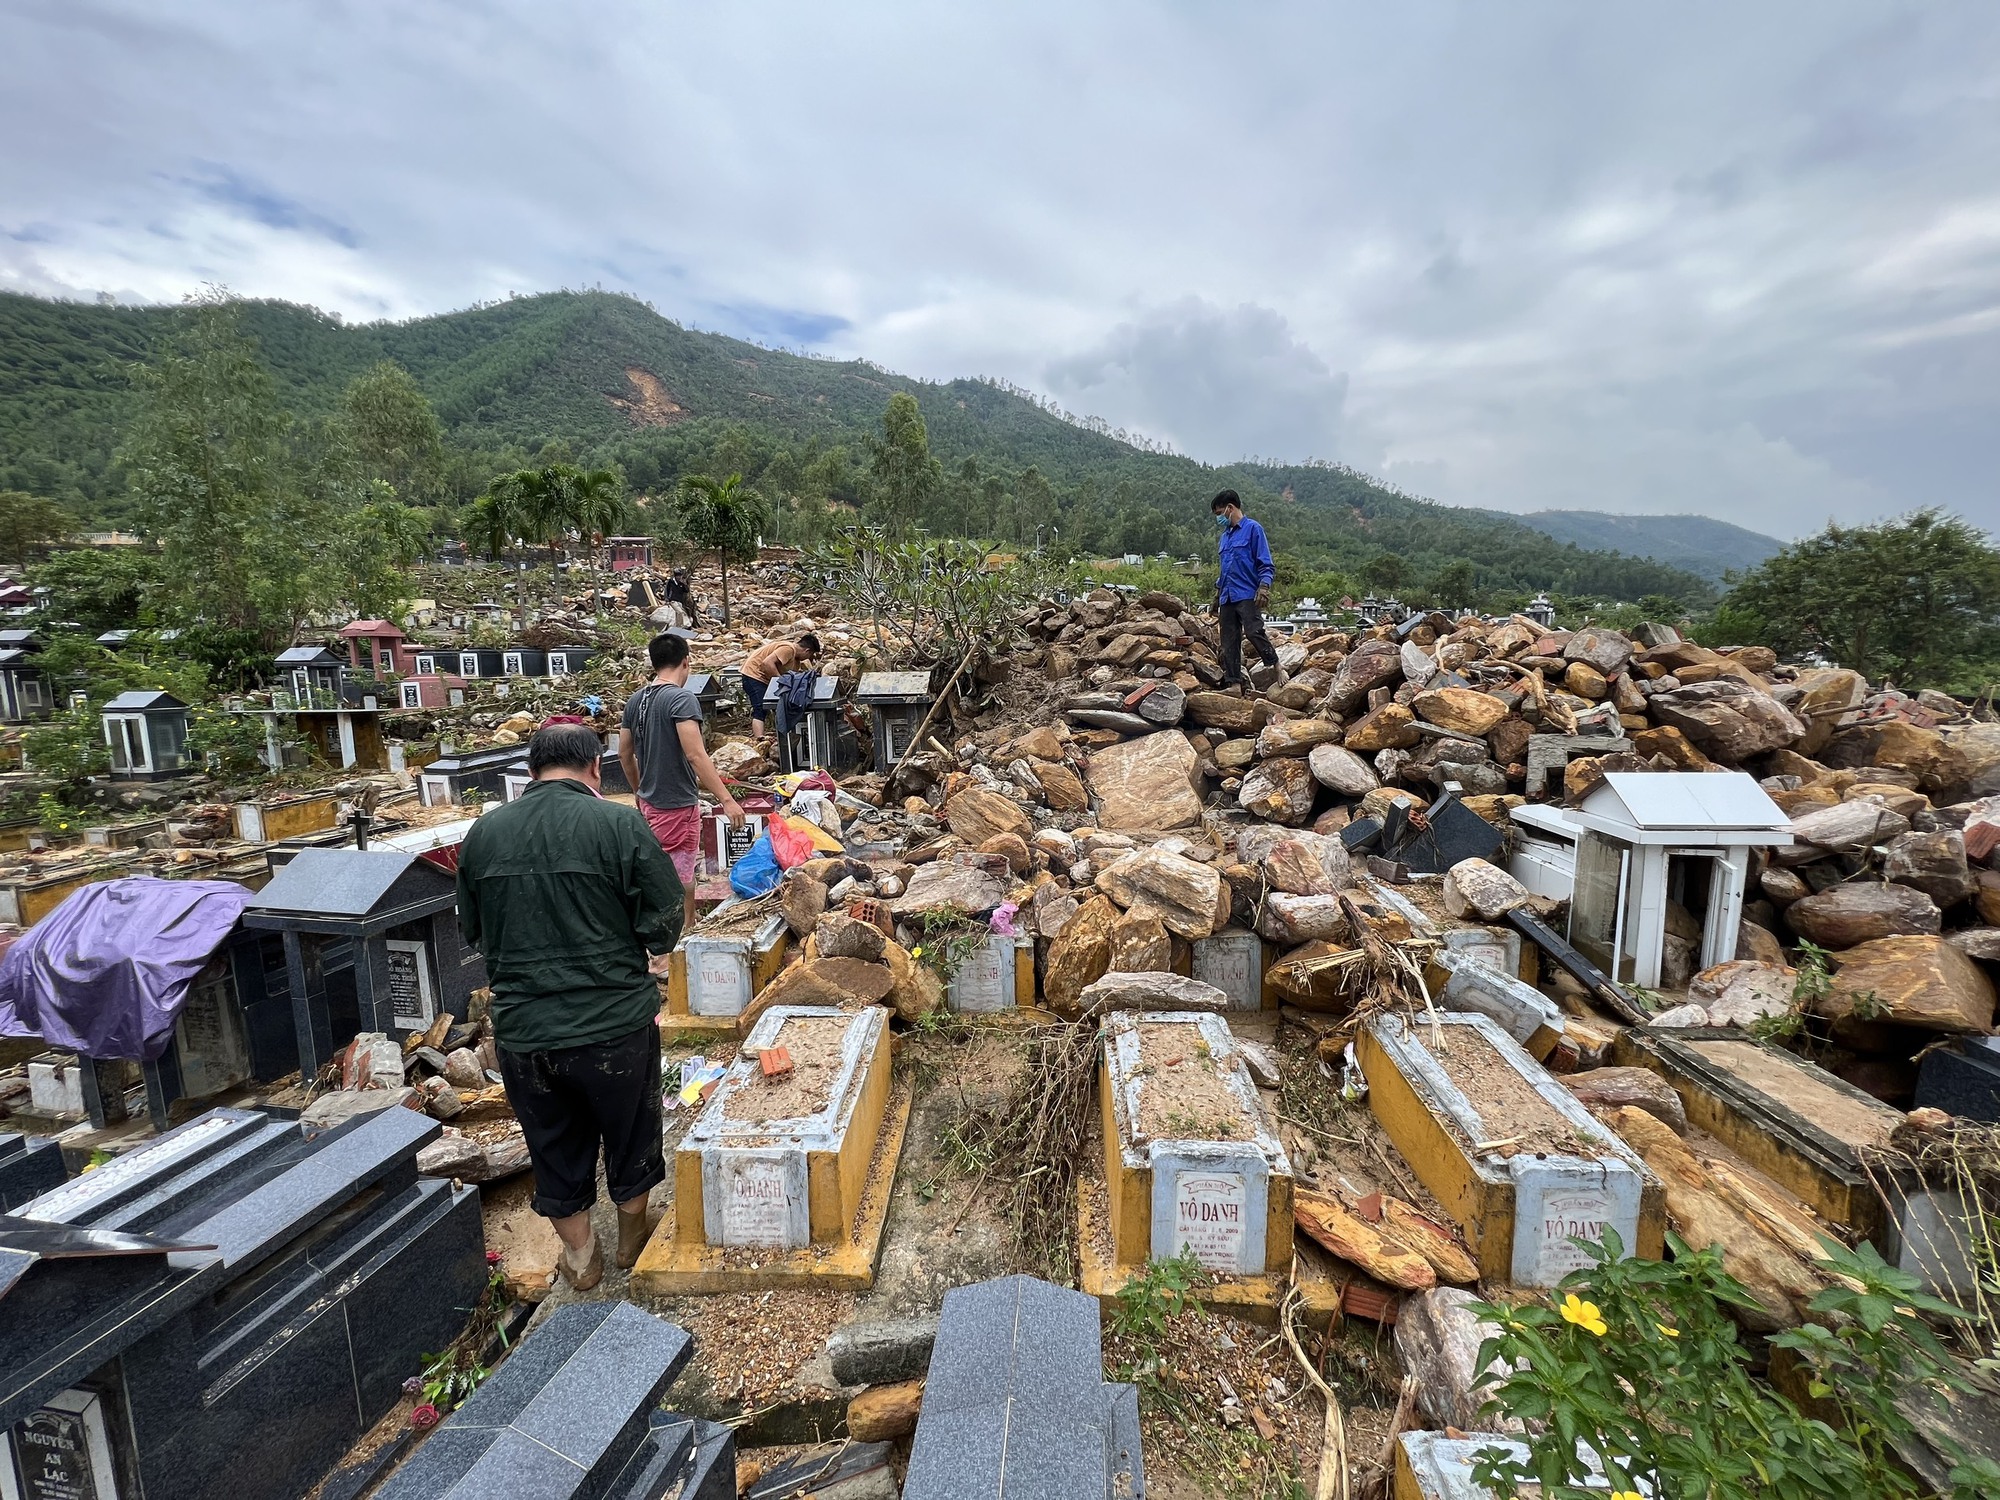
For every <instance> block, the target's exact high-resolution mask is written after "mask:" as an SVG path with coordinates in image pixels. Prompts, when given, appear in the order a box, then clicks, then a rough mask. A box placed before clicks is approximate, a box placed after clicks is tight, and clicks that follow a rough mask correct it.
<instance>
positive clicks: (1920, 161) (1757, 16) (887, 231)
mask: <svg viewBox="0 0 2000 1500" xmlns="http://www.w3.org/2000/svg"><path fill="white" fill-rule="evenodd" d="M0 136H4V139H5V140H6V141H7V143H8V144H7V147H6V149H5V150H4V151H0V287H10V288H13V289H17V290H23V291H29V292H36V293H41V294H46V295H59V296H82V297H88V296H93V295H98V294H103V293H109V294H111V295H114V296H116V297H118V298H120V299H121V300H123V299H133V300H173V299H176V298H178V297H180V296H181V295H182V294H183V293H185V292H186V291H188V290H189V289H190V288H192V287H194V286H196V285H197V284H199V283H202V282H205V281H213V282H220V283H223V284H226V285H228V286H229V287H231V288H234V289H236V290H238V291H241V292H244V293H248V294H254V295H259V296H277V297H288V298H293V299H296V300H300V301H306V302H312V303H316V304H318V305H319V306H321V307H325V308H328V309H337V310H338V311H340V312H341V313H343V314H345V315H346V316H348V317H349V318H352V319H368V318H379V317H391V318H404V317H410V316H414V315H418V314H423V313H429V312H436V311H442V310H446V309H450V308H455V307H462V306H464V305H466V304H467V303H470V302H474V301H478V300H482V299H487V298H492V297H497V296H505V295H507V294H508V293H509V292H528V291H535V290H542V289H547V288H552V287H559V286H588V285H603V286H605V287H615V288H620V289H626V290H630V291H632V292H635V293H637V294H639V295H641V296H643V297H645V298H647V299H649V300H651V301H652V302H653V303H654V304H655V305H656V306H658V307H659V308H660V310H661V311H663V312H666V313H669V314H670V315H673V316H675V317H678V318H680V319H681V320H682V321H684V322H687V323H691V324H694V325H697V326H701V327H706V328H715V329H721V330H723V331H726V332H731V333H738V334H743V335H747V336H751V337H756V338H759V339H762V340H763V341H765V342H767V343H774V344H782V345H786V346H789V347H800V346H810V347H813V348H815V349H821V350H825V351H829V352H833V353H838V354H865V355H867V356H868V357H869V358H872V359H875V360H877V361H879V362H880V363H883V364H885V365H888V366H890V367H891V368H895V369H900V370H903V371H906V372H909V373H911V374H917V375H924V376H930V377H937V378H944V377H949V376H953V375H965V374H993V375H1004V376H1006V377H1008V378H1010V379H1012V380H1015V381H1017V382H1019V383H1020V384H1023V385H1027V386H1031V387H1033V388H1036V389H1038V390H1042V391H1046V392H1049V393H1051V394H1053V395H1055V396H1056V397H1058V398H1059V399H1060V400H1062V402H1063V403H1064V404H1065V405H1066V406H1068V407H1069V408H1070V409H1072V410H1074V411H1077V412H1080V413H1091V414H1095V415H1100V416H1103V417H1106V418H1108V419H1110V420H1111V421H1112V422H1113V423H1115V424H1119V425H1125V426H1131V427H1136V428H1138V429H1140V430H1143V431H1145V432H1147V433H1148V434H1151V435H1153V436H1155V437H1160V438H1164V439H1167V440H1169V441H1171V442H1173V443H1174V444H1175V445H1176V446H1177V447H1179V448H1180V449H1182V450H1183V451H1186V452H1189V453H1192V454H1194V455H1195V456H1197V457H1200V458H1205V459H1210V460H1228V459H1232V458H1237V457H1241V456H1245V455H1265V456H1273V457H1283V458H1305V457H1309V456H1317V457H1322V458H1337V459H1341V460H1344V461H1346V462H1348V463H1352V464H1354V465H1356V466H1357V467H1360V468H1364V469H1367V470H1369V471H1371V472H1374V473H1377V474H1380V475H1383V476H1385V477H1387V478H1389V479H1391V480H1393V481H1395V482H1397V483H1399V484H1401V485H1402V486H1403V487H1404V488H1406V489H1409V490H1411V491H1414V492H1416V493H1420V494H1426V495H1432V496H1436V497H1437V498H1440V499H1444V500H1447V501H1451V502H1454V503H1458V504H1473V505H1488V506H1495V507H1501V508H1506V509H1513V510H1534V509H1541V508H1547V507H1571V508H1590V509H1602V510H1615V511H1634V512H1685V511H1698V512H1702V513H1705V514H1709V515H1714V516H1719V517H1723V518H1725V519H1729V520H1733V521H1737V522H1739V523H1741V524H1745V525H1749V526H1752V527H1755V528H1756V529H1759V530H1763V531H1767V532H1770V533H1773V534H1775V535H1779V536H1785V537H1790V536H1796V535H1799V534H1801V533H1804V532H1808V531H1811V530H1814V529H1817V528H1818V527H1819V526H1821V525H1823V524H1824V523H1825V522H1826V520H1827V519H1828V518H1829V517H1832V518H1838V519H1843V520H1861V519H1868V518H1872V517H1875V516H1879V515H1883V514H1888V513H1892V512H1895V511H1899V510H1904V509H1908V508H1911V507H1913V506H1916V505H1919V504H1927V503H1940V504H1944V505H1947V506H1949V507H1952V508H1954V509H1957V510H1959V511H1961V512H1963V513H1964V514H1966V515H1969V516H1971V517H1972V518H1973V519H1974V520H1976V521H1977V522H1979V523H1980V524H1981V525H1985V526H1991V527H1995V528H1996V529H2000V500H1996V496H1995V475H1996V473H2000V5H1995V4H1993V3H1991V0H1964V3H1954V0H1935V3H1924V4H1894V3H1886V0H1883V3H1873V4H1849V3H1843V0H1758V3H1755V4H1749V5H1746V4H1743V3H1741V0H1732V3H1726V4H1724V3H1714V4H1708V3H1683V4H1677V5H1643V6H1642V5H1638V4H1628V3H1611V4H1587V3H1579V0H1562V3H1554V0H1547V3H1545V0H1508V3H1505V4H1494V3H1491V0H1464V3H1457V4H1451V3H1429V0H1399V3H1397V4H1394V5H1384V4H1380V3H1338V4H1335V3H1326V0H1320V3H1305V4H1297V5H1292V4H1284V3H1256V4H1233V5H1230V4H1220V3H1193V0H1181V3H1156V4H1143V5H1142V4H1123V3H1116V0H1106V3H1099V4H1089V5H1078V4H1076V3H1074V0H1070V3H1061V4H1050V3H1042V0H1010V3H1009V4H1006V5H988V6H970V5H939V4H927V5H915V4H905V5H901V6H889V5H880V4H872V3H869V0H848V3H845V4H841V5H825V4H814V5H788V4H779V3H761V0H750V3H745V4H738V5H730V6H718V5H700V6H692V5H688V6H683V5H675V4H667V3H660V0H652V3H633V4H620V3H591V4H588V5H584V4H568V5H564V4H557V3H550V0H521V3H512V4H509V3H501V0H478V3H473V0H426V3H422V4H416V5H412V4H408V3H392V0H382V3H371V0H315V3H311V4H305V3H294V0H241V3H226V0H122V3H120V0H0Z"/></svg>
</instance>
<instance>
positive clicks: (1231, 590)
mask: <svg viewBox="0 0 2000 1500" xmlns="http://www.w3.org/2000/svg"><path fill="white" fill-rule="evenodd" d="M1219 545H1220V549H1221V553H1222V577H1221V580H1220V581H1219V582H1218V583H1217V585H1216V590H1215V597H1216V598H1217V599H1218V600H1220V601H1221V602H1222V603H1224V604H1234V603H1236V602H1237V601H1238V600H1240V599H1254V598H1256V597H1257V590H1259V589H1267V588H1269V587H1270V586H1271V580H1272V579H1273V578H1275V577H1276V576H1277V570H1276V569H1274V568H1273V567H1272V566H1271V544H1270V542H1268V541H1266V540H1265V538H1264V528H1263V527H1261V526H1259V525H1258V524H1257V523H1256V522H1255V521H1253V520H1251V519H1250V518H1249V517H1248V516H1245V517H1244V518H1243V519H1242V520H1240V521H1238V522H1237V523H1236V524H1235V525H1234V526H1225V527H1223V528H1222V536H1221V539H1220V543H1219Z"/></svg>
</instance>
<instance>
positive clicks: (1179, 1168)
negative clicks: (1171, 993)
mask: <svg viewBox="0 0 2000 1500" xmlns="http://www.w3.org/2000/svg"><path fill="white" fill-rule="evenodd" d="M1158 1026H1168V1027H1175V1028H1181V1027H1185V1028H1188V1029H1189V1030H1191V1031H1192V1032H1193V1033H1194V1034H1195V1036H1196V1038H1198V1041H1199V1044H1200V1047H1198V1048H1197V1049H1196V1052H1195V1055H1196V1056H1198V1057H1199V1058H1200V1059H1201V1061H1200V1063H1199V1064H1198V1065H1199V1066H1202V1067H1205V1068H1210V1069H1212V1070H1213V1073H1214V1076H1215V1078H1216V1079H1217V1080H1218V1081H1219V1082H1220V1083H1221V1084H1222V1085H1223V1086H1224V1088H1225V1089H1227V1091H1228V1092H1229V1094H1230V1095H1231V1096H1232V1097H1233V1098H1234V1100H1235V1102H1236V1105H1237V1111H1236V1115H1235V1119H1234V1128H1236V1129H1240V1131H1241V1134H1234V1133H1232V1134H1231V1135H1230V1136H1229V1137H1228V1138H1226V1139H1191V1138H1185V1137H1176V1138H1174V1139H1159V1138H1149V1137H1146V1136H1144V1135H1143V1133H1142V1132H1141V1130H1140V1128H1139V1122H1140V1121H1141V1120H1142V1119H1144V1118H1145V1112H1144V1100H1145V1091H1146V1089H1147V1087H1148V1086H1149V1084H1150V1083H1151V1082H1152V1078H1153V1075H1152V1073H1151V1071H1150V1070H1149V1069H1148V1068H1147V1067H1146V1066H1145V1063H1144V1059H1143V1054H1142V1046H1141V1035H1142V1031H1143V1030H1146V1029H1150V1028H1153V1027H1158ZM1104 1032H1105V1070H1106V1079H1107V1082H1108V1085H1109V1087H1110V1088H1111V1089H1112V1091H1113V1097H1112V1112H1113V1116H1114V1119H1115V1122H1116V1127H1117V1131H1118V1150H1119V1160H1120V1162H1121V1163H1122V1165H1123V1168H1124V1170H1126V1171H1128V1172H1144V1173H1147V1174H1149V1176H1150V1179H1151V1182H1152V1197H1151V1213H1150V1216H1149V1235H1150V1256H1151V1258H1153V1259H1156V1260H1157V1259H1166V1258H1170V1257H1172V1256H1175V1255H1178V1254H1180V1253H1181V1252H1182V1251H1183V1250H1192V1251H1193V1252H1194V1256H1195V1259H1196V1260H1197V1261H1198V1262H1200V1264H1201V1265H1202V1267H1203V1268H1204V1269H1206V1270H1210V1271H1214V1272H1217V1273H1219V1274H1222V1275H1248V1276H1255V1275H1261V1274H1263V1273H1264V1272H1265V1271H1267V1270H1273V1269H1276V1268H1275V1267H1270V1266H1266V1265H1265V1263H1264V1259H1265V1255H1266V1253H1267V1250H1268V1248H1269V1247H1268V1244H1267V1231H1268V1225H1269V1220H1270V1205H1271V1190H1272V1189H1271V1184H1272V1181H1273V1179H1288V1178H1290V1176H1291V1173H1292V1169H1291V1163H1290V1162H1289V1161H1288V1160H1287V1158H1286V1156H1285V1151H1284V1148H1283V1147H1282V1146H1281V1145H1279V1143H1278V1140H1277V1137H1276V1136H1274V1135H1273V1134H1272V1133H1271V1131H1270V1128H1269V1126H1268V1125H1267V1123H1266V1122H1265V1119H1264V1113H1263V1107H1262V1105H1261V1104H1260V1103H1259V1102H1258V1098H1257V1087H1256V1085H1255V1083H1253V1082H1252V1081H1251V1078H1250V1074H1249V1070H1248V1069H1247V1068H1246V1067H1245V1066H1244V1063H1243V1058H1242V1054H1241V1053H1240V1051H1239V1050H1238V1048H1237V1045H1236V1039H1235V1038H1234V1037H1233V1036H1231V1035H1230V1032H1229V1027H1228V1025H1227V1024H1226V1023H1225V1022H1224V1021H1223V1019H1222V1018H1221V1017H1220V1016H1216V1015H1209V1014H1205V1013H1186V1012H1178V1013H1173V1014H1148V1015H1133V1014H1132V1013H1130V1012H1127V1011H1121V1012H1117V1013H1114V1014H1113V1015H1110V1016H1107V1017H1106V1018H1105V1021H1104ZM1201 1048H1205V1049H1206V1050H1205V1052H1204V1051H1202V1050H1200V1049H1201Z"/></svg>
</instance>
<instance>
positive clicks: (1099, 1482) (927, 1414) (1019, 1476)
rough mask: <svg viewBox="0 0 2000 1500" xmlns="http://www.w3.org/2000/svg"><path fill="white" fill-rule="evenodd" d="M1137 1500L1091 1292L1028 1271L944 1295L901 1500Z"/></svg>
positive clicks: (1126, 1418) (1135, 1436) (1128, 1428)
mask: <svg viewBox="0 0 2000 1500" xmlns="http://www.w3.org/2000/svg"><path fill="white" fill-rule="evenodd" d="M1003 1495H1004V1496H1005V1497H1006V1500H1084V1497H1091V1496H1098V1495H1102V1496H1107V1497H1109V1496H1120V1497H1126V1496H1129V1497H1133V1500H1143V1497H1144V1495H1145V1474H1144V1468H1143V1464H1142V1460H1141V1457H1140V1453H1139V1407H1138V1400H1137V1395H1136V1393H1135V1392H1134V1391H1133V1388H1132V1387H1131V1386H1127V1385H1113V1384H1107V1383H1106V1382H1105V1379H1104V1355H1103V1346H1102V1342H1101V1336H1100V1329H1099V1322H1098V1307H1097V1301H1096V1299H1095V1298H1093V1297H1088V1296H1085V1295H1084V1294H1083V1293H1081V1292H1072V1291H1067V1290H1065V1289H1063V1288H1062V1287H1057V1286H1051V1285H1049V1284H1048V1283H1047V1282H1045V1281H1037V1280H1035V1279H1034V1278H1033V1277H1031V1276H1006V1277H1002V1278H1000V1279H999V1280H997V1281H987V1282H981V1283H980V1284H978V1285H977V1286H969V1287H958V1288H955V1289H954V1290H952V1291H949V1292H947V1293H945V1298H944V1310H943V1314H942V1316H941V1318H940V1320H939V1324H938V1334H937V1341H936V1343H935V1344H934V1345H933V1347H932V1350H931V1365H930V1374H929V1376H928V1378H927V1379H926V1381H925V1384H924V1405H923V1412H922V1414H921V1416H919V1418H918V1420H917V1433H916V1437H915V1439H914V1441H913V1442H912V1445H911V1448H910V1467H909V1473H908V1475H907V1477H906V1478H905V1479H904V1482H903V1500H979V1497H984V1496H992V1497H994V1500H1000V1497H1001V1496H1003Z"/></svg>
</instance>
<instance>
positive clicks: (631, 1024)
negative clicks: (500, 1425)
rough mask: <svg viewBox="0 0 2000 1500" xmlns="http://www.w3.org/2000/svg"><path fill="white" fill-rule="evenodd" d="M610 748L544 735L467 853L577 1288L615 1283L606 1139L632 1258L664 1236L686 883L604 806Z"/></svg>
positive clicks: (629, 819) (468, 918)
mask: <svg viewBox="0 0 2000 1500" xmlns="http://www.w3.org/2000/svg"><path fill="white" fill-rule="evenodd" d="M603 751H604V746H603V745H602V743H601V742H600V741H599V740H598V738H597V736H596V735H595V734H593V733H592V732H591V731H590V730H588V729H586V728H585V727H584V726H583V725H581V724H551V725H549V726H548V727H546V728H544V729H541V730H538V731H536V733H535V737H534V738H533V739H532V740H530V741H529V742H528V770H529V772H530V774H532V775H533V776H534V778H535V779H534V782H533V784H532V785H530V786H529V788H528V789H527V791H526V792H524V793H523V794H522V795H521V796H520V797H519V798H518V799H517V800H515V801H513V802H510V803H507V804H506V805H505V806H502V807H496V808H494V809H493V810H492V811H491V812H489V813H487V814H486V815H485V816H484V817H482V818H480V819H479V820H478V821H477V822H476V823H474V824H473V825H472V832H471V833H469V834H467V835H466V838H465V843H464V844H463V845H462V846H461V847H460V849H459V856H458V920H459V925H460V926H461V927H462V928H463V929H464V931H465V938H466V941H467V942H469V943H471V944H472V945H473V946H474V947H476V948H477V949H478V950H479V952H480V955H481V956H482V957H483V958H485V960H486V973H487V977H488V980H489V982H490V983H491V985H492V987H493V1009H492V1015H493V1037H494V1040H495V1042H496V1043H497V1044H498V1046H499V1052H500V1076H501V1078H502V1079H503V1080H504V1081H505V1083H506V1085H507V1102H508V1103H509V1104H510V1105H511V1106H512V1107H513V1110H514V1116H515V1118H516V1119H518V1120H519V1121H520V1122H521V1130H522V1133H523V1134H524V1135H525V1136H526V1137H527V1142H528V1156H529V1159H530V1160H531V1161H532V1162H533V1163H534V1168H535V1199H534V1207H535V1212H536V1213H538V1214H541V1215H543V1216H544V1217H546V1218H549V1219H552V1220H554V1221H555V1230H556V1233H557V1234H558V1235H560V1236H561V1237H562V1242H563V1245H564V1246H565V1249H564V1252H563V1270H564V1272H565V1274H566V1275H567V1276H568V1278H569V1281H570V1285H572V1286H573V1287H575V1288H576V1289H577V1290H578V1291H588V1290H589V1289H590V1288H592V1287H594V1286H596V1285H597V1283H598V1281H599V1279H600V1278H601V1277H602V1276H603V1275H604V1252H603V1250H602V1248H601V1247H600V1246H599V1245H598V1243H597V1235H596V1233H595V1232H594V1231H593V1230H592V1229H591V1227H590V1206H591V1205H592V1204H593V1203H595V1202H596V1201H597V1156H598V1148H599V1146H600V1145H601V1146H602V1147H603V1151H604V1180H605V1185H606V1186H607V1187H608V1188H609V1189H610V1191H611V1200H612V1202H613V1203H615V1204H617V1206H618V1264H619V1265H620V1266H622V1267H626V1268H628V1269H629V1268H630V1267H631V1266H632V1264H633V1263H634V1262H635V1261H637V1260H638V1258H639V1252H640V1251H641V1250H642V1249H644V1248H645V1244H646V1238H647V1236H648V1235H649V1234H650V1233H651V1232H652V1227H653V1226H652V1223H651V1221H650V1220H649V1219H648V1217H647V1213H646V1200H647V1195H648V1194H650V1193H651V1192H652V1190H653V1189H654V1188H656V1187H658V1186H659V1185H660V1184H661V1183H662V1182H664V1181H666V1176H667V1164H666V1156H665V1153H664V1152H663V1150H662V1149H661V1141H660V1137H661V1125H660V1033H659V1027H658V1024H657V1022H656V1021H655V1019H654V1018H655V1016H656V1015H657V1014H658V1012H659V1008H660V993H659V987H658V984H657V982H656V978H655V976H656V975H657V974H659V973H662V972H664V971H665V968H666V962H667V955H668V954H669V953H671V952H672V951H673V946H674V944H675V942H677V941H678V940H679V938H680V934H681V882H680V876H679V875H678V874H677V873H675V870H674V864H673V860H672V859H671V858H669V857H668V855H667V854H666V852H665V851H664V850H662V849H661V848H660V841H659V840H658V839H657V838H655V837H654V836H653V831H652V830H651V829H650V828H648V827H647V826H646V820H645V819H644V818H642V817H641V816H640V815H639V814H638V812H637V811H636V810H635V809H633V808H629V807H621V806H619V805H618V804H617V803H615V802H607V801H605V800H604V798H603V795H602V794H601V792H600V790H599V773H598V764H599V757H600V756H601V755H602V754H603ZM649 954H651V955H653V957H652V958H651V959H649V958H648V955H649Z"/></svg>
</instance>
